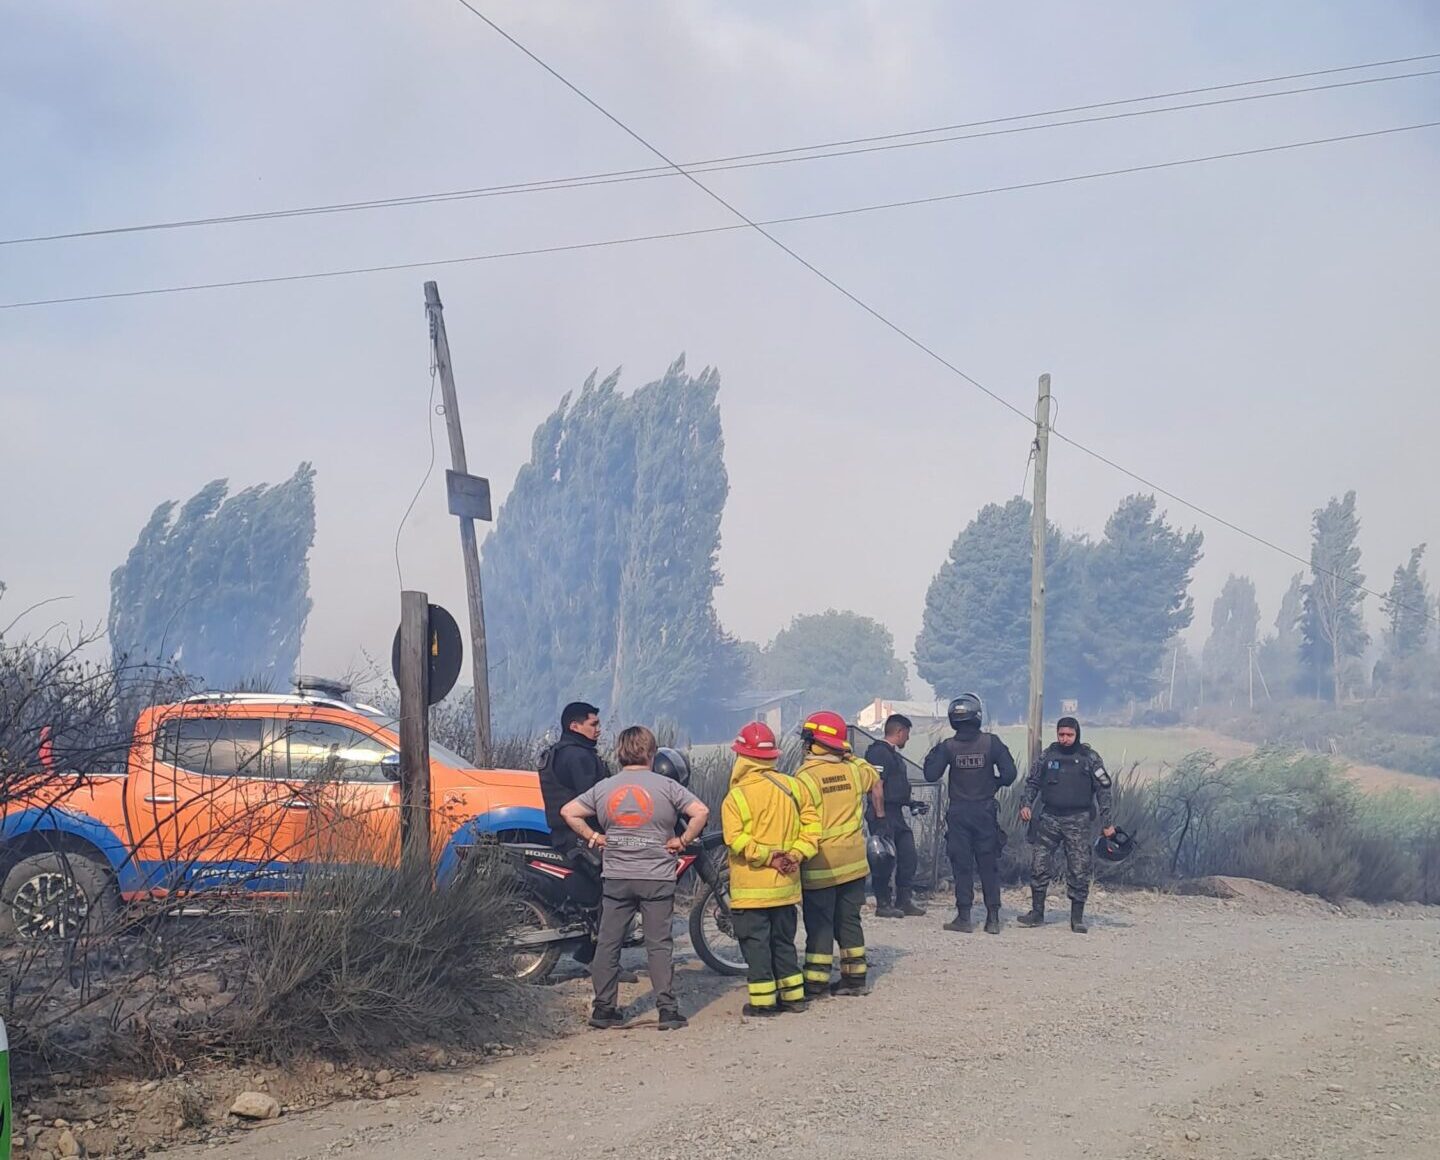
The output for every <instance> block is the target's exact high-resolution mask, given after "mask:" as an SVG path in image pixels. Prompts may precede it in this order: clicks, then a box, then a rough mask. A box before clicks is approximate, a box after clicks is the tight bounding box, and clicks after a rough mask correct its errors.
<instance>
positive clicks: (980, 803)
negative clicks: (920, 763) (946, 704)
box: [925, 693, 1019, 934]
mask: <svg viewBox="0 0 1440 1160" xmlns="http://www.w3.org/2000/svg"><path fill="white" fill-rule="evenodd" d="M947 715H948V717H949V718H950V725H951V727H952V728H953V729H954V730H955V736H954V737H950V738H948V739H946V740H945V741H942V742H940V744H939V745H937V746H935V748H934V749H932V750H931V751H930V752H929V753H927V754H926V755H925V780H926V781H932V782H933V781H939V780H940V779H941V778H942V777H944V776H945V774H946V772H947V771H948V772H949V774H950V805H949V807H948V808H947V810H946V812H945V849H946V852H947V853H948V854H949V855H950V868H951V869H952V870H953V871H954V873H955V918H954V920H953V921H952V922H947V923H946V924H945V929H946V930H955V931H960V932H962V933H964V934H969V933H970V932H971V931H972V930H974V929H975V926H974V924H973V923H972V922H971V921H970V908H971V907H972V906H973V905H974V904H975V871H976V870H977V869H978V870H979V871H980V890H981V893H982V894H983V896H984V898H985V933H986V934H999V933H1000V847H1001V846H1002V845H1003V844H1004V841H1005V836H1004V834H1003V833H1002V831H1001V829H1000V817H999V811H998V809H997V807H996V805H995V795H996V794H997V793H998V792H999V791H1000V790H1001V789H1002V788H1003V787H1005V786H1007V785H1014V784H1015V778H1016V777H1017V776H1018V775H1019V771H1018V770H1016V768H1015V759H1014V758H1013V757H1012V756H1010V750H1009V749H1008V748H1006V745H1005V742H1003V741H1001V740H1000V738H998V737H996V736H995V734H993V733H986V732H984V731H983V730H982V729H981V728H980V724H981V718H982V716H983V709H982V708H981V705H980V698H979V697H977V696H976V695H975V694H974V693H961V694H960V696H958V697H956V698H955V700H953V701H951V702H950V711H949V713H948V714H947Z"/></svg>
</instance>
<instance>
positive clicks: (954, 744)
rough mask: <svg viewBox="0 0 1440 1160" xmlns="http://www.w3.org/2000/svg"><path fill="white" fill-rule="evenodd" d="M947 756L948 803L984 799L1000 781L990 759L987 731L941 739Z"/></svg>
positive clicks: (993, 791)
mask: <svg viewBox="0 0 1440 1160" xmlns="http://www.w3.org/2000/svg"><path fill="white" fill-rule="evenodd" d="M945 752H946V754H947V755H948V756H949V758H950V804H951V805H955V804H956V803H958V802H979V801H986V800H988V799H989V798H992V797H994V796H995V791H996V790H997V789H998V788H999V787H1000V783H999V782H998V781H997V780H996V779H995V769H994V762H992V761H991V760H990V734H988V733H985V732H980V733H977V734H975V736H974V737H952V738H950V740H948V741H947V742H945Z"/></svg>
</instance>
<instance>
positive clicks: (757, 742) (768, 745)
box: [730, 721, 780, 761]
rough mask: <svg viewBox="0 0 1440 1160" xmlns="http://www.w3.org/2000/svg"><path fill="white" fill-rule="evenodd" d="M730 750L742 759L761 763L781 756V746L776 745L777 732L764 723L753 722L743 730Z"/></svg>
mask: <svg viewBox="0 0 1440 1160" xmlns="http://www.w3.org/2000/svg"><path fill="white" fill-rule="evenodd" d="M730 749H731V751H732V752H735V753H738V754H739V755H740V756H741V757H754V758H758V759H760V760H761V761H764V760H765V759H766V758H770V757H779V756H780V746H778V745H776V744H775V731H774V730H773V729H771V728H770V726H768V725H766V724H765V722H764V721H751V722H750V724H748V725H746V726H745V727H744V728H743V729H741V730H740V735H739V736H738V737H736V738H735V740H734V742H733V743H732V744H731V746H730Z"/></svg>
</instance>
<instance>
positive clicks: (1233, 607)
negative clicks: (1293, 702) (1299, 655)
mask: <svg viewBox="0 0 1440 1160" xmlns="http://www.w3.org/2000/svg"><path fill="white" fill-rule="evenodd" d="M1259 628H1260V604H1259V602H1258V601H1257V600H1256V599H1255V582H1254V581H1253V580H1251V579H1250V577H1248V576H1236V575H1235V574H1233V573H1232V574H1231V575H1230V577H1229V578H1228V579H1227V580H1226V581H1225V586H1224V587H1223V588H1221V589H1220V595H1219V596H1217V597H1215V604H1214V606H1213V607H1212V609H1211V612H1210V637H1209V639H1208V640H1206V642H1205V651H1204V653H1203V654H1202V655H1203V660H1204V665H1205V676H1206V683H1207V685H1208V686H1209V695H1210V698H1211V699H1212V700H1215V701H1225V702H1227V703H1229V704H1232V705H1233V704H1234V703H1235V701H1236V699H1237V698H1238V697H1240V696H1242V695H1244V694H1245V693H1246V692H1247V688H1248V685H1247V681H1248V677H1249V674H1250V663H1251V658H1250V647H1251V646H1252V645H1253V644H1255V642H1256V634H1257V633H1258V631H1259Z"/></svg>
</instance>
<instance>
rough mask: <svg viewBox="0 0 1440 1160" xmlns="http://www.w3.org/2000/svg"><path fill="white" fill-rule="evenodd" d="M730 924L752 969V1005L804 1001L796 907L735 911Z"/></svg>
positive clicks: (748, 973)
mask: <svg viewBox="0 0 1440 1160" xmlns="http://www.w3.org/2000/svg"><path fill="white" fill-rule="evenodd" d="M730 922H731V924H732V925H733V926H734V928H735V939H736V941H737V942H739V944H740V951H741V953H742V954H743V955H744V956H745V965H746V966H747V967H748V968H749V970H748V971H747V973H746V978H747V979H748V981H749V991H750V1006H752V1007H757V1008H764V1007H770V1008H774V1007H775V1006H776V1005H777V1004H778V1002H780V1001H781V1000H783V1001H784V1002H786V1003H792V1002H796V1001H797V1000H800V999H803V998H805V980H804V976H803V975H802V974H801V973H800V956H799V955H798V954H797V953H796V951H795V931H796V928H797V927H798V925H799V924H798V922H797V921H796V917H795V907H794V905H793V904H792V905H789V906H762V907H757V908H755V909H754V910H748V909H747V910H732V911H731V912H730Z"/></svg>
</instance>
